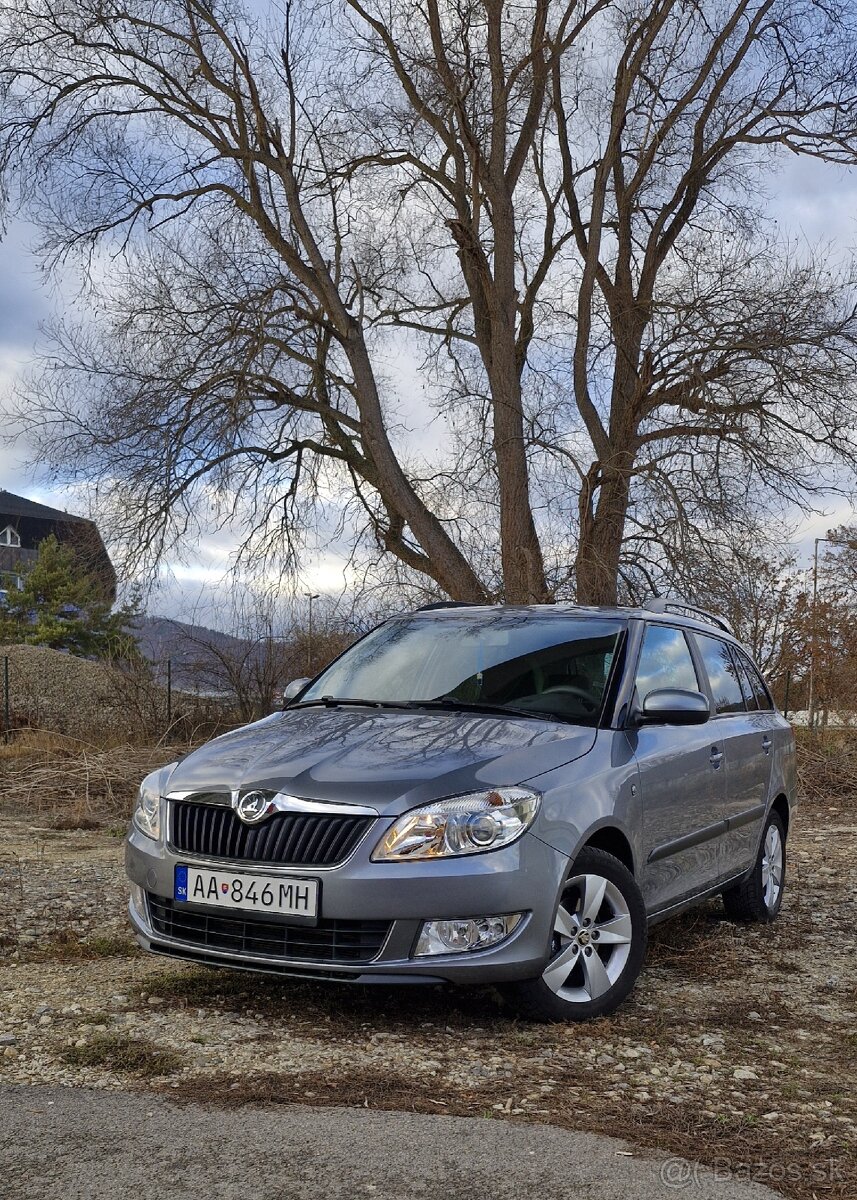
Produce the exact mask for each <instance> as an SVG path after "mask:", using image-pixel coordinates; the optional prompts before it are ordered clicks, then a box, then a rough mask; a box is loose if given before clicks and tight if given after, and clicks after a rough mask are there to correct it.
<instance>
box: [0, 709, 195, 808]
mask: <svg viewBox="0 0 857 1200" xmlns="http://www.w3.org/2000/svg"><path fill="white" fill-rule="evenodd" d="M186 750H187V747H176V746H163V745H156V746H147V747H144V748H140V747H137V746H116V747H113V748H111V749H103V748H92V747H90V746H86V745H84V744H82V743H81V742H79V741H77V740H76V739H73V738H63V737H60V736H59V735H57V734H39V733H37V732H34V731H32V730H27V731H21V733H19V734H17V735H16V736H15V738H14V740H13V741H11V742H10V743H8V744H6V745H3V746H2V747H0V797H1V798H0V805H2V806H4V807H9V808H10V809H16V810H18V811H19V812H20V811H28V812H30V813H32V814H35V815H38V816H39V817H43V818H45V819H46V820H47V821H48V822H49V823H51V825H52V827H53V828H55V829H93V828H98V827H99V825H100V823H101V821H102V820H103V819H104V818H106V817H117V816H127V815H128V814H129V813H130V811H131V806H132V804H133V801H134V797H135V796H136V793H137V789H138V787H139V786H140V780H141V779H142V778H143V776H144V775H147V774H148V773H149V771H152V770H154V769H155V768H156V767H159V766H163V764H164V763H167V762H170V761H174V760H175V759H176V758H177V757H178V756H179V755H180V754H182V753H184V752H186Z"/></svg>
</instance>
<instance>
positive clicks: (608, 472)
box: [575, 463, 631, 605]
mask: <svg viewBox="0 0 857 1200" xmlns="http://www.w3.org/2000/svg"><path fill="white" fill-rule="evenodd" d="M630 491H631V471H630V463H628V464H627V465H626V466H625V467H624V468H622V467H614V468H612V469H609V468H605V467H604V465H603V464H602V463H593V465H592V466H591V467H590V469H589V471H588V472H587V476H586V480H585V481H584V484H583V487H582V488H581V492H580V502H579V511H580V539H579V542H578V546H577V557H576V559H575V574H576V578H577V602H578V604H607V605H613V604H617V603H618V601H619V595H618V587H619V560H620V557H621V553H622V538H623V536H624V533H625V514H626V512H627V510H628V499H629V496H630ZM596 492H597V499H596V496H595V493H596Z"/></svg>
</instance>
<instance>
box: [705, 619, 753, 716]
mask: <svg viewBox="0 0 857 1200" xmlns="http://www.w3.org/2000/svg"><path fill="white" fill-rule="evenodd" d="M696 640H697V643H698V645H699V649H700V652H701V654H702V661H703V663H704V664H705V670H706V674H707V675H708V682H709V683H710V685H711V695H712V697H713V698H714V711H715V712H716V713H735V712H744V711H745V709H744V693H743V692H742V691H741V684H740V682H739V680H738V670H737V668H736V666H735V663H734V661H733V659H732V655H731V654H730V653H729V647H728V646H727V644H726V643H725V642H721V640H720V638H714V637H708V635H707V634H704V633H697V634H696Z"/></svg>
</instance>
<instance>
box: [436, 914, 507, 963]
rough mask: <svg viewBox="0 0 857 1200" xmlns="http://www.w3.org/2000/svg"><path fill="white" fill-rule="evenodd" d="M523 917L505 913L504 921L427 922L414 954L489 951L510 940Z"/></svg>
mask: <svg viewBox="0 0 857 1200" xmlns="http://www.w3.org/2000/svg"><path fill="white" fill-rule="evenodd" d="M523 915H524V914H523V913H506V914H505V915H504V916H501V917H452V918H450V919H448V920H445V921H424V922H423V927H422V930H421V932H420V938H419V941H418V942H417V948H416V950H415V952H414V954H415V956H416V957H417V958H419V957H421V956H423V955H426V954H461V953H462V952H465V951H468V950H486V949H487V948H488V947H489V946H496V945H497V943H498V942H502V941H503V939H504V938H507V937H508V936H509V934H510V933H511V932H512V930H513V929H514V928H515V927H516V926H517V925H518V924H519V922H520V920H521V917H522V916H523Z"/></svg>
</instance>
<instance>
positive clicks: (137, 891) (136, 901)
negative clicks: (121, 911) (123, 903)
mask: <svg viewBox="0 0 857 1200" xmlns="http://www.w3.org/2000/svg"><path fill="white" fill-rule="evenodd" d="M131 907H132V908H133V910H134V912H135V913H136V914H137V916H138V917H141V918H142V919H143V920H144V921H145V919H146V893H145V892H144V891H143V889H142V888H141V887H140V886H139V884H136V883H132V884H131Z"/></svg>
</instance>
